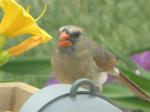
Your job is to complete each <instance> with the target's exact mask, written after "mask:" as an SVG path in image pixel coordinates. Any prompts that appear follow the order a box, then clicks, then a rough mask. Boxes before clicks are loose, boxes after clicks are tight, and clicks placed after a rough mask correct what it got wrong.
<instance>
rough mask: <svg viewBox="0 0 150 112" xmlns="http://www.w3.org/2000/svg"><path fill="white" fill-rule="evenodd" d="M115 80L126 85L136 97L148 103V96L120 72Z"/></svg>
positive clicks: (149, 99)
mask: <svg viewBox="0 0 150 112" xmlns="http://www.w3.org/2000/svg"><path fill="white" fill-rule="evenodd" d="M117 78H118V79H119V80H120V81H121V82H123V83H124V84H126V85H127V86H128V87H129V88H130V90H131V91H132V92H134V93H135V94H136V95H138V96H140V97H142V98H144V99H146V100H148V101H150V96H149V95H148V94H147V93H146V92H145V91H144V90H143V89H141V88H140V87H139V86H138V85H137V84H135V83H134V82H133V81H131V80H130V79H129V78H128V77H127V76H126V75H124V74H123V73H122V72H120V74H119V76H118V77H117Z"/></svg>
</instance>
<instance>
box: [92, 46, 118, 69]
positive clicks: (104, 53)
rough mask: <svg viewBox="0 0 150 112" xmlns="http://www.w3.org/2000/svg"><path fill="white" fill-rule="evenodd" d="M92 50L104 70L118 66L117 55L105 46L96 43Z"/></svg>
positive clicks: (95, 59)
mask: <svg viewBox="0 0 150 112" xmlns="http://www.w3.org/2000/svg"><path fill="white" fill-rule="evenodd" d="M92 52H93V59H94V61H95V63H96V64H97V65H98V66H99V67H100V68H101V69H103V70H104V71H108V70H111V69H113V68H114V67H115V66H116V64H117V59H116V57H115V56H114V55H113V54H112V53H110V52H109V51H108V50H107V49H105V48H104V47H102V46H100V45H96V44H94V45H93V50H92Z"/></svg>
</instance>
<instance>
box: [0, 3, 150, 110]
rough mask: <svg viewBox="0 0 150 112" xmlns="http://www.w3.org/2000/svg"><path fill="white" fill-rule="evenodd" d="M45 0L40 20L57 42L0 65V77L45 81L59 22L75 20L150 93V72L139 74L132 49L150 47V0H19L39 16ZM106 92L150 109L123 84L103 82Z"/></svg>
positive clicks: (123, 104)
mask: <svg viewBox="0 0 150 112" xmlns="http://www.w3.org/2000/svg"><path fill="white" fill-rule="evenodd" d="M45 2H47V3H48V9H47V11H46V13H45V15H44V16H43V17H42V19H41V20H40V21H39V24H40V26H42V27H43V28H44V29H45V30H46V31H47V32H49V33H50V34H51V35H52V36H53V37H54V40H53V42H50V43H49V44H47V45H43V46H40V47H37V48H35V49H33V50H31V51H30V52H28V53H26V54H25V55H23V56H20V57H18V58H17V59H16V58H14V59H11V61H10V62H9V63H8V64H6V65H5V66H3V67H1V68H0V82H10V81H22V82H26V83H29V84H31V85H34V86H37V87H40V88H41V87H43V86H44V84H45V83H46V81H47V80H48V77H49V74H50V71H51V65H50V49H51V46H53V44H54V43H55V41H56V40H57V35H58V34H57V30H58V28H59V27H60V26H63V25H68V24H74V25H79V26H81V27H83V28H84V29H85V31H86V32H87V34H88V35H89V37H91V38H92V39H93V40H95V41H97V42H99V43H101V44H103V45H104V46H106V47H107V48H108V49H109V50H110V51H112V52H113V53H114V54H115V55H116V57H117V58H118V60H119V64H118V67H119V68H120V69H121V70H122V71H123V72H124V73H125V74H126V75H127V76H128V77H129V78H130V79H131V80H133V81H134V82H135V83H137V84H138V85H139V86H140V87H141V88H142V89H144V90H145V91H146V92H147V93H149V94H150V86H149V82H150V76H149V73H148V72H145V71H143V70H142V73H143V76H137V75H135V73H134V70H135V69H137V68H138V67H137V66H136V65H135V64H134V63H133V62H132V61H131V59H130V55H129V54H132V53H135V52H137V51H144V50H149V49H150V44H149V42H150V35H149V30H150V22H149V20H150V16H149V11H150V7H149V4H150V1H149V0H20V3H21V4H22V5H24V7H27V6H28V5H31V11H30V12H31V14H32V15H34V17H35V18H36V17H38V15H39V14H40V13H41V12H42V9H43V8H44V4H45ZM0 14H1V13H0ZM22 39H24V37H18V40H7V46H5V48H7V47H10V46H12V45H14V44H16V43H18V42H19V41H20V40H22ZM102 95H104V96H106V97H108V98H109V99H111V100H112V102H113V103H115V104H117V105H118V106H120V107H122V108H128V109H133V110H136V109H137V110H142V112H149V110H150V102H148V101H145V100H142V99H140V98H139V97H136V96H135V95H134V94H133V93H132V92H131V91H130V90H129V89H128V88H127V87H126V86H124V85H120V84H119V85H118V84H116V83H112V84H105V86H104V91H103V93H102Z"/></svg>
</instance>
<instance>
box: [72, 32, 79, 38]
mask: <svg viewBox="0 0 150 112" xmlns="http://www.w3.org/2000/svg"><path fill="white" fill-rule="evenodd" d="M80 34H81V33H80V32H71V35H72V36H73V37H79V36H80Z"/></svg>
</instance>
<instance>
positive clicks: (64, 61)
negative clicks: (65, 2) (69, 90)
mask: <svg viewBox="0 0 150 112" xmlns="http://www.w3.org/2000/svg"><path fill="white" fill-rule="evenodd" d="M51 61H52V66H53V69H54V72H55V74H56V77H57V79H58V80H60V82H61V83H70V84H71V83H73V82H74V81H75V80H77V79H80V78H88V79H90V80H92V81H93V82H94V83H95V85H96V86H97V87H98V88H99V89H102V85H103V83H104V82H105V81H106V79H107V75H108V74H111V75H113V76H116V77H117V78H118V79H120V80H122V81H123V82H124V83H126V84H127V85H128V86H129V88H130V89H131V90H133V92H135V93H136V94H137V95H139V96H141V97H144V98H150V97H149V96H148V95H147V94H146V93H145V92H144V91H143V90H142V89H140V88H139V87H138V86H137V85H136V84H135V83H133V82H132V81H130V80H129V79H128V78H127V77H126V76H124V75H123V74H122V73H121V72H120V71H119V69H117V68H116V64H117V60H116V58H115V56H114V55H112V54H111V53H110V52H109V51H107V50H106V49H105V48H103V47H102V46H100V45H99V44H96V43H95V42H93V41H92V40H90V39H89V38H88V37H87V35H86V34H85V32H84V31H83V29H82V28H80V27H78V26H73V25H69V26H63V27H61V28H60V29H59V41H58V43H57V44H56V46H55V47H54V48H53V50H52V58H51Z"/></svg>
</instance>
